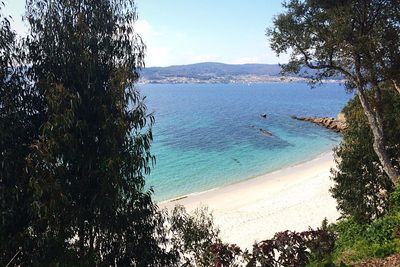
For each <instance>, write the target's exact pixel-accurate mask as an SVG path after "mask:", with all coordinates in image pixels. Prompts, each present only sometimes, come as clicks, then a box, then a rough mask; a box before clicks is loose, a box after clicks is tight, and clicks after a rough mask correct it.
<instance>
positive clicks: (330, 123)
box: [290, 115, 347, 133]
mask: <svg viewBox="0 0 400 267" xmlns="http://www.w3.org/2000/svg"><path fill="white" fill-rule="evenodd" d="M340 116H341V117H340V118H339V116H338V119H335V118H331V117H322V118H315V117H297V116H290V117H291V118H292V119H294V120H299V121H307V122H312V123H315V124H318V125H320V126H323V127H325V128H327V129H330V130H332V131H335V132H337V133H340V132H342V131H344V130H345V129H347V124H346V121H345V119H344V117H343V116H342V115H340Z"/></svg>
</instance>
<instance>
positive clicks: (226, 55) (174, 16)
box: [4, 0, 288, 67]
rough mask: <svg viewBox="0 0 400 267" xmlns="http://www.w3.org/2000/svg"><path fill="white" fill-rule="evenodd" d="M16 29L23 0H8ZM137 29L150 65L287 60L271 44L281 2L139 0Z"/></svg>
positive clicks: (21, 30)
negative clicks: (269, 31) (268, 30)
mask: <svg viewBox="0 0 400 267" xmlns="http://www.w3.org/2000/svg"><path fill="white" fill-rule="evenodd" d="M4 2H5V5H6V6H5V9H4V11H5V12H4V13H7V14H11V15H12V17H13V20H14V21H13V27H14V29H15V30H16V31H17V32H18V33H20V34H24V33H26V28H27V27H26V25H25V24H24V23H23V22H22V21H21V16H22V14H23V13H24V6H25V0H5V1H4ZM136 6H137V12H138V21H136V25H135V28H136V31H137V32H138V33H139V34H140V35H141V36H142V38H143V40H144V42H145V43H146V47H147V52H146V59H145V62H146V67H153V66H170V65H184V64H191V63H198V62H223V63H229V64H243V63H267V64H275V63H285V62H287V61H288V56H287V55H281V56H280V57H279V58H278V57H277V56H276V55H275V53H274V52H273V51H272V50H271V49H270V48H269V44H268V38H267V37H266V36H265V32H266V28H267V27H271V26H272V21H273V18H274V16H275V15H277V14H279V13H280V12H282V11H283V10H282V5H281V0H251V1H249V0H247V1H245V0H137V1H136Z"/></svg>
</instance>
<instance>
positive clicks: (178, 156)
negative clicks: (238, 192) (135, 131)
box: [139, 83, 351, 200]
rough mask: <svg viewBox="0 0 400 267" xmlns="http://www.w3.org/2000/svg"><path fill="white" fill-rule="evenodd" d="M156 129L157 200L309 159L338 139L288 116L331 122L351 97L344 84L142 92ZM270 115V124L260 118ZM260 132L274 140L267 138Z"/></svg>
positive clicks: (153, 180)
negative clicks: (263, 115) (318, 117)
mask: <svg viewBox="0 0 400 267" xmlns="http://www.w3.org/2000/svg"><path fill="white" fill-rule="evenodd" d="M139 88H140V90H141V93H142V95H145V96H146V97H147V102H146V103H147V106H148V108H149V111H153V112H154V115H155V119H156V123H155V125H154V128H153V134H154V142H153V145H152V152H153V154H155V156H156V159H157V163H156V166H155V168H154V169H153V171H152V173H151V175H150V176H149V177H147V178H146V183H147V186H152V187H153V189H154V191H155V195H154V197H155V199H156V200H165V199H169V198H173V197H177V196H181V195H186V194H189V193H193V192H198V191H204V190H208V189H211V188H215V187H219V186H223V185H226V184H231V183H235V182H238V181H242V180H245V179H249V178H252V177H255V176H257V175H261V174H264V173H267V172H272V171H274V170H278V169H280V168H283V167H286V166H289V165H294V164H296V163H299V162H302V161H305V160H308V159H311V158H313V157H315V156H317V155H319V154H321V153H323V152H326V151H329V150H331V149H332V148H333V147H334V146H335V145H337V144H338V143H339V142H340V136H339V135H338V134H336V133H333V132H331V131H329V130H326V129H324V128H322V127H319V126H317V125H314V124H311V123H305V122H300V121H296V120H293V119H291V118H290V115H299V116H332V117H336V115H337V114H338V113H339V112H340V111H341V109H342V108H343V106H344V105H345V103H346V102H347V100H348V99H349V98H350V97H351V95H349V94H347V93H345V90H344V89H343V87H342V86H341V85H339V84H326V85H323V86H320V87H317V88H315V89H311V88H310V87H309V86H308V85H307V84H304V83H270V84H252V85H246V84H197V85H188V84H174V85H165V84H163V85H140V86H139ZM261 113H267V114H268V117H267V119H263V118H261V117H260V114H261ZM259 128H262V129H265V130H267V131H269V132H271V133H272V134H273V136H272V137H267V136H265V135H263V134H261V133H260V131H259V130H258V129H259Z"/></svg>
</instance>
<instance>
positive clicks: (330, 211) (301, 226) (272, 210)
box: [158, 152, 340, 248]
mask: <svg viewBox="0 0 400 267" xmlns="http://www.w3.org/2000/svg"><path fill="white" fill-rule="evenodd" d="M334 166H335V164H334V159H333V153H332V152H329V153H324V154H322V155H320V156H318V157H316V158H314V159H312V160H309V161H306V162H303V163H300V164H297V165H294V166H290V167H286V168H283V169H281V170H278V171H275V172H272V173H267V174H264V175H261V176H258V177H255V178H252V179H249V180H245V181H242V182H239V183H235V184H231V185H227V186H223V187H219V188H215V189H212V190H208V191H204V192H199V193H195V194H191V195H187V196H182V197H179V198H175V199H173V200H169V201H163V202H160V203H158V205H159V206H160V207H161V208H167V209H172V208H173V207H174V206H175V205H183V206H185V207H186V209H187V210H188V211H189V212H191V211H193V210H195V209H196V208H197V207H199V206H207V207H209V209H210V210H211V211H212V213H213V217H214V221H215V224H216V225H217V226H218V227H219V228H220V230H221V238H222V240H223V241H224V242H229V243H234V244H238V245H239V246H241V247H242V248H251V246H252V245H253V244H254V242H255V241H261V240H263V239H268V238H271V237H272V236H273V235H274V233H276V232H279V231H284V230H292V231H304V230H307V229H308V228H309V227H313V228H316V227H319V226H320V225H321V222H322V220H323V219H324V218H327V219H328V221H329V222H334V221H336V220H337V219H338V218H339V216H340V214H339V212H338V211H337V210H336V201H335V200H334V199H333V198H332V197H331V195H330V193H329V188H330V187H331V186H332V184H333V182H332V181H331V180H330V178H329V176H330V169H331V168H333V167H334Z"/></svg>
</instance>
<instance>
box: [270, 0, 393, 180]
mask: <svg viewBox="0 0 400 267" xmlns="http://www.w3.org/2000/svg"><path fill="white" fill-rule="evenodd" d="M284 7H285V8H286V11H285V12H284V13H282V14H280V15H279V16H277V17H276V18H275V20H274V27H273V28H272V29H269V30H268V35H269V36H270V37H271V41H272V42H271V47H272V48H273V50H275V51H276V52H277V53H278V54H279V53H284V52H288V51H290V52H291V59H290V62H289V64H287V65H286V66H285V68H284V69H285V70H286V71H292V72H300V71H302V70H304V68H302V67H307V68H308V69H312V70H314V71H316V73H315V72H312V73H309V76H310V77H311V78H313V80H314V82H318V81H321V80H323V79H325V78H329V77H334V76H338V75H340V76H342V77H344V79H345V80H346V86H347V88H348V89H350V90H353V89H355V90H356V91H357V95H358V98H359V99H360V103H361V105H362V107H363V110H364V113H365V115H366V116H367V119H368V123H369V125H370V128H371V131H372V134H373V148H374V151H375V153H376V154H377V156H378V158H379V161H380V163H381V165H382V167H383V169H384V170H385V172H386V174H387V175H388V176H389V177H390V179H391V180H392V182H393V183H394V184H397V183H398V177H399V170H398V168H397V167H396V166H395V165H394V164H393V162H392V160H393V159H391V158H390V156H389V154H388V151H387V143H386V136H385V132H386V131H387V129H385V123H384V122H383V117H382V112H381V109H382V97H381V95H382V85H383V84H386V85H387V86H388V87H389V88H392V89H396V88H397V87H396V86H397V85H396V84H397V83H398V82H397V81H398V80H399V63H400V57H399V55H400V53H399V51H400V48H399V46H400V24H399V17H400V2H399V1H398V0H356V1H349V0H340V1H336V0H335V1H333V0H322V1H320V0H318V1H317V0H303V1H301V0H290V1H288V2H286V3H285V4H284ZM369 91H372V92H373V93H368V92H369ZM399 92H400V91H399Z"/></svg>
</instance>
